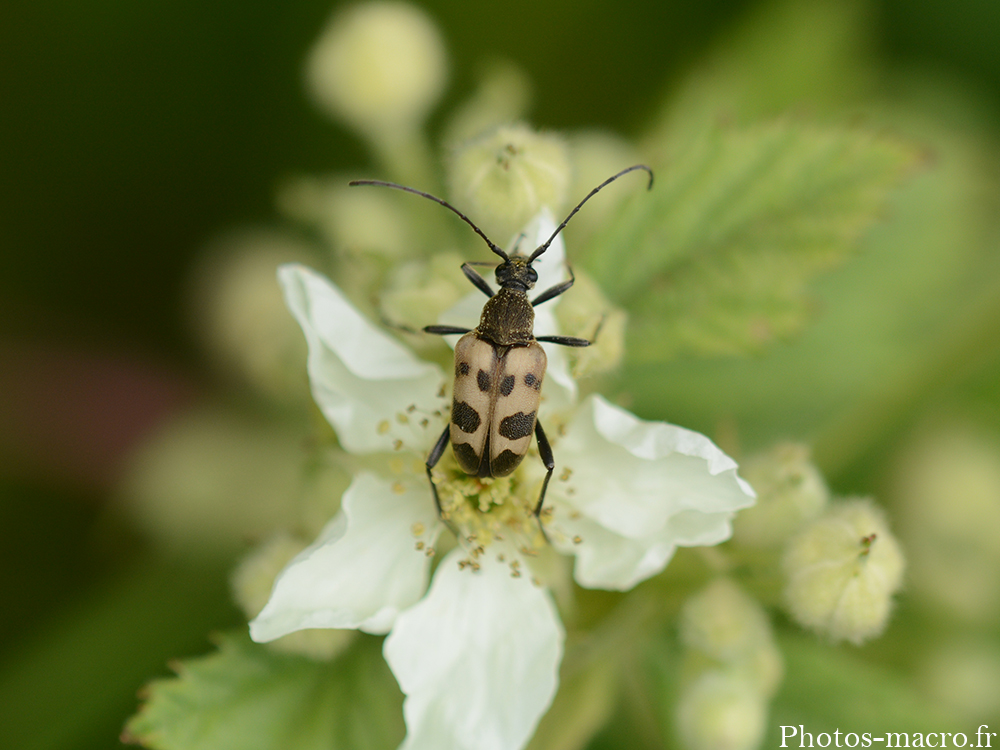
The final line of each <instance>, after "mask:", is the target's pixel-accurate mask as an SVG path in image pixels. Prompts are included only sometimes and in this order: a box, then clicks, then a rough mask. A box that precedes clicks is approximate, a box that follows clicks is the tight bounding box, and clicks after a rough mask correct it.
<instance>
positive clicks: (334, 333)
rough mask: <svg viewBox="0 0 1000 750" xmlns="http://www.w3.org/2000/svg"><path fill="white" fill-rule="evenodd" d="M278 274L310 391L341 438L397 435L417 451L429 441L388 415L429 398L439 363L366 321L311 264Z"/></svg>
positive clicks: (354, 447)
mask: <svg viewBox="0 0 1000 750" xmlns="http://www.w3.org/2000/svg"><path fill="white" fill-rule="evenodd" d="M278 279H279V281H280V282H281V286H282V287H283V289H284V291H285V300H286V302H287V303H288V307H289V309H290V310H291V311H292V314H293V315H294V316H295V319H296V320H298V322H299V325H301V326H302V331H303V332H304V333H305V336H306V342H307V343H308V345H309V361H308V368H309V382H310V383H311V385H312V392H313V397H314V398H315V399H316V403H317V404H319V407H320V409H321V410H322V411H323V414H324V415H325V416H326V418H327V419H328V420H329V422H330V424H331V425H332V426H333V428H334V429H335V430H336V431H337V437H338V438H339V439H340V442H341V445H343V446H344V448H346V449H347V450H348V451H351V452H352V453H369V452H374V451H387V450H391V449H392V448H393V443H394V442H395V441H396V440H398V439H400V438H403V439H405V440H406V441H407V442H410V443H411V444H412V445H413V446H414V447H416V448H417V449H419V450H423V449H424V448H426V447H427V446H429V445H430V443H431V442H432V441H433V439H434V437H436V436H435V435H429V434H428V433H427V432H426V430H423V429H422V428H420V427H419V425H418V423H417V420H411V421H409V422H407V423H406V424H405V425H403V424H401V423H400V422H399V421H397V420H396V419H395V417H396V415H399V414H405V413H406V409H407V407H408V406H410V405H412V404H417V405H421V406H424V407H430V405H431V404H434V403H435V401H436V400H437V399H436V394H437V391H438V389H439V388H440V386H441V382H442V379H443V376H442V373H441V371H440V369H439V368H438V367H436V366H435V365H432V364H430V363H428V362H423V361H421V360H419V359H418V358H417V357H415V356H414V355H413V354H412V353H411V352H410V351H409V350H408V349H407V348H406V347H405V346H403V345H402V344H400V343H399V342H397V341H396V340H395V339H393V338H391V337H390V336H388V335H386V334H385V333H384V332H383V331H381V330H379V329H378V328H377V327H375V326H374V325H372V324H371V323H370V322H368V321H367V320H366V319H365V318H364V316H362V315H361V313H359V312H358V311H357V310H356V309H355V308H354V306H353V305H351V303H350V302H348V301H347V299H346V298H345V297H344V296H343V294H341V292H340V290H339V289H337V288H336V287H335V286H334V285H333V284H331V283H330V282H329V281H328V280H327V279H326V278H324V277H323V276H321V275H320V274H318V273H316V272H315V271H312V270H310V269H308V268H306V267H305V266H301V265H297V264H289V265H285V266H281V268H279V269H278ZM386 426H389V427H391V429H386Z"/></svg>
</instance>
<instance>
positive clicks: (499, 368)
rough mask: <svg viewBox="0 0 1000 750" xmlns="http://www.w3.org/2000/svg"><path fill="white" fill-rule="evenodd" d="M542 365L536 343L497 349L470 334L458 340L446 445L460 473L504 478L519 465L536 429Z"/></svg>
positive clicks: (541, 353)
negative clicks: (461, 471) (453, 453)
mask: <svg viewBox="0 0 1000 750" xmlns="http://www.w3.org/2000/svg"><path fill="white" fill-rule="evenodd" d="M545 365H546V358H545V351H544V350H543V349H542V347H541V346H539V345H538V343H536V342H532V343H531V344H529V345H528V346H515V347H511V348H507V347H498V346H494V345H493V344H491V343H490V342H488V341H484V340H483V339H481V338H479V336H478V335H477V334H476V333H475V332H472V333H467V334H465V335H464V336H463V337H462V338H461V339H460V340H459V342H458V344H457V345H456V346H455V392H454V400H453V402H452V412H451V443H452V447H453V450H454V451H455V458H456V459H457V460H458V463H459V465H460V466H461V467H462V469H463V471H465V472H466V473H468V474H474V475H478V476H482V477H504V476H507V475H508V474H510V473H511V472H512V471H514V469H516V468H517V466H518V464H520V463H521V459H522V458H524V454H525V453H527V451H528V446H529V445H530V443H531V436H532V434H533V433H534V430H535V421H536V418H537V415H538V404H539V400H540V398H541V388H542V379H543V378H544V376H545Z"/></svg>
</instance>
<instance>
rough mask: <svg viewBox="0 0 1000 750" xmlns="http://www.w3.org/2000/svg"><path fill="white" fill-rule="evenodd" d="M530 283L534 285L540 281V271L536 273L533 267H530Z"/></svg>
mask: <svg viewBox="0 0 1000 750" xmlns="http://www.w3.org/2000/svg"><path fill="white" fill-rule="evenodd" d="M528 281H530V282H531V283H532V284H534V283H535V282H536V281H538V271H536V270H535V269H534V268H532V267H531V266H528Z"/></svg>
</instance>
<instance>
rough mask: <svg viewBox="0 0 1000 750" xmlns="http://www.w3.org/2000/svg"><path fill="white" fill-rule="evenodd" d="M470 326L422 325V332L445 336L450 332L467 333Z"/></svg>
mask: <svg viewBox="0 0 1000 750" xmlns="http://www.w3.org/2000/svg"><path fill="white" fill-rule="evenodd" d="M471 330H472V329H471V328H462V327H460V326H424V328H423V331H424V333H436V334H437V335H438V336H447V335H448V334H450V333H468V332H469V331H471Z"/></svg>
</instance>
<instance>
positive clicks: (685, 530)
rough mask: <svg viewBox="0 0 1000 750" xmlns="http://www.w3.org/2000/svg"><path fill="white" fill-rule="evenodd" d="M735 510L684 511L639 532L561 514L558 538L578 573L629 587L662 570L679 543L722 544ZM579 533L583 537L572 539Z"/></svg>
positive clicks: (584, 580)
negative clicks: (653, 528)
mask: <svg viewBox="0 0 1000 750" xmlns="http://www.w3.org/2000/svg"><path fill="white" fill-rule="evenodd" d="M731 517H732V513H698V512H695V511H682V512H681V513H678V514H677V515H675V516H673V517H672V518H671V519H670V520H669V521H668V522H667V526H666V527H665V528H664V529H662V530H661V531H660V532H659V533H656V534H651V535H649V536H644V537H639V538H629V537H625V536H622V535H620V534H616V533H615V532H613V531H609V530H608V529H606V528H604V527H603V526H601V525H600V524H599V523H597V522H596V521H593V520H591V519H589V518H587V517H586V516H581V517H580V518H574V519H561V520H559V522H558V528H559V532H560V534H562V535H565V536H560V537H556V538H554V539H553V544H554V545H555V546H556V547H557V548H558V549H559V551H560V552H562V553H564V554H573V555H576V565H575V566H574V568H573V577H574V578H575V579H576V582H577V583H579V584H580V585H581V586H583V587H585V588H589V589H610V590H617V591H627V590H628V589H630V588H632V587H633V586H635V585H636V584H638V583H640V582H641V581H644V580H646V579H647V578H649V577H651V576H654V575H656V574H657V573H659V572H660V571H661V570H663V569H664V568H665V567H666V566H667V563H668V562H670V558H672V557H673V555H674V552H675V551H676V549H677V547H698V546H705V545H713V544H718V543H719V542H723V541H725V540H726V539H728V538H729V536H730V535H731V534H732V526H731V524H730V519H731ZM574 537H577V538H579V539H580V541H579V543H573V542H571V541H570V540H571V539H572V538H574Z"/></svg>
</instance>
